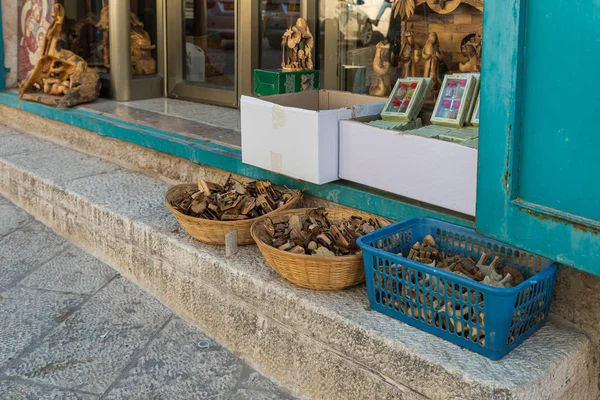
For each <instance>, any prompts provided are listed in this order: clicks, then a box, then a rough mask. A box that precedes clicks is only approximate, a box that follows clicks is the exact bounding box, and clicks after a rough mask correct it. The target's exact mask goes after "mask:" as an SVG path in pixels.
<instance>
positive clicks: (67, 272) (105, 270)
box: [20, 247, 116, 295]
mask: <svg viewBox="0 0 600 400" xmlns="http://www.w3.org/2000/svg"><path fill="white" fill-rule="evenodd" d="M115 275H116V272H115V270H113V269H112V268H110V267H109V266H108V265H106V264H104V263H103V262H101V261H100V260H98V259H96V258H94V257H92V256H91V255H89V254H88V253H86V252H84V251H83V250H80V249H78V248H75V247H71V248H69V249H68V250H66V251H65V252H64V253H62V254H60V255H59V256H57V257H55V258H53V259H52V260H50V261H49V262H47V263H46V264H44V265H43V266H42V267H41V268H38V269H37V270H36V271H35V272H32V273H31V274H29V275H28V276H27V277H26V278H25V279H23V280H22V281H21V282H20V284H21V285H23V286H27V287H30V288H37V289H46V290H55V291H60V292H68V293H78V294H83V295H92V294H93V293H95V292H96V291H98V290H99V289H100V288H102V286H104V285H105V284H106V283H107V282H108V281H110V280H111V279H112V278H113V277H114V276H115Z"/></svg>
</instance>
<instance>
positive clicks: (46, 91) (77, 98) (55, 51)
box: [19, 3, 101, 107]
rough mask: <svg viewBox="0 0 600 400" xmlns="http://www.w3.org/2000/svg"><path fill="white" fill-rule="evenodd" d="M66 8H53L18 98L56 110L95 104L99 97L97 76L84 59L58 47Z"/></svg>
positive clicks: (58, 5) (57, 6)
mask: <svg viewBox="0 0 600 400" xmlns="http://www.w3.org/2000/svg"><path fill="white" fill-rule="evenodd" d="M64 19H65V9H64V8H63V6H62V5H60V4H58V3H57V4H55V5H54V11H53V13H52V24H51V25H50V27H49V28H48V32H47V33H46V36H44V40H43V42H42V45H41V47H40V55H39V58H38V61H37V63H36V65H35V67H34V69H33V70H32V71H31V73H30V74H29V77H28V78H27V80H26V81H25V82H24V83H23V84H22V85H21V87H20V89H19V97H20V98H22V99H26V100H32V101H37V102H39V103H44V104H48V105H53V106H59V107H70V106H74V105H76V104H81V103H86V102H90V101H94V100H95V99H97V98H98V96H99V94H100V85H101V83H100V77H99V76H98V73H97V72H96V71H94V70H93V69H91V68H89V67H88V64H87V63H86V62H85V61H84V60H83V58H81V57H79V56H78V55H76V54H74V53H73V52H71V51H68V50H62V49H61V47H60V42H61V34H62V29H63V24H64Z"/></svg>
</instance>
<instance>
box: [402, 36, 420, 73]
mask: <svg viewBox="0 0 600 400" xmlns="http://www.w3.org/2000/svg"><path fill="white" fill-rule="evenodd" d="M404 36H405V38H406V42H405V44H404V47H403V48H402V51H401V52H400V73H401V76H402V78H408V77H411V76H417V64H418V63H419V61H421V49H420V48H419V45H418V44H416V43H415V37H414V34H413V32H411V31H407V32H406V33H405V34H404Z"/></svg>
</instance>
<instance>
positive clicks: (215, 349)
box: [105, 319, 291, 400]
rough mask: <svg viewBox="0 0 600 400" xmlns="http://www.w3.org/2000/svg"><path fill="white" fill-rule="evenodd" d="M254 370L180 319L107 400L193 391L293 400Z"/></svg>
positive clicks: (202, 395) (205, 395)
mask: <svg viewBox="0 0 600 400" xmlns="http://www.w3.org/2000/svg"><path fill="white" fill-rule="evenodd" d="M249 371H250V369H249V368H248V367H247V366H246V365H245V363H243V362H242V361H241V360H239V359H238V358H237V357H235V356H234V355H233V354H231V353H229V352H227V351H223V348H222V347H221V346H219V345H218V344H217V343H215V342H213V341H212V340H211V339H210V338H209V337H207V336H205V335H204V334H201V333H199V332H198V330H197V329H195V328H193V327H191V326H190V325H189V324H187V323H186V322H184V321H182V320H180V319H174V320H172V321H171V322H170V323H169V324H168V325H167V326H166V327H165V329H163V330H162V332H161V333H160V335H159V336H158V337H157V338H156V339H155V340H154V341H153V342H152V344H151V345H150V346H149V348H148V350H147V351H146V352H145V354H144V355H143V356H141V357H140V358H139V359H138V361H137V363H136V364H135V366H133V367H132V368H131V369H130V370H129V371H127V373H126V374H125V375H124V376H123V377H122V378H121V379H120V380H119V381H118V383H117V385H116V386H115V387H114V388H113V389H112V390H111V391H110V393H109V395H108V396H106V397H105V399H111V400H125V399H170V400H185V399H189V395H190V393H194V395H195V398H198V399H242V398H253V399H256V400H258V399H261V398H262V399H290V398H291V397H288V396H286V395H285V394H284V393H282V392H281V391H280V390H279V389H278V388H277V386H276V385H274V384H273V383H271V382H270V381H268V380H267V379H265V378H264V377H262V376H260V375H258V374H256V373H252V378H251V377H250V374H249ZM244 376H246V379H244ZM247 395H252V396H253V397H247Z"/></svg>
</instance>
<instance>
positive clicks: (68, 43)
mask: <svg viewBox="0 0 600 400" xmlns="http://www.w3.org/2000/svg"><path fill="white" fill-rule="evenodd" d="M106 2H107V0H100V1H75V0H71V1H69V0H65V1H64V2H63V3H64V7H65V24H64V28H63V33H64V35H63V37H64V38H65V39H64V41H63V46H64V47H65V48H66V49H68V50H71V51H72V52H73V53H75V54H77V55H78V56H80V57H81V58H83V59H84V60H85V61H86V62H87V63H88V65H89V66H91V67H92V68H95V69H97V70H98V71H99V72H106V71H107V68H106V67H105V65H104V64H105V63H104V44H103V34H102V33H103V29H102V27H101V26H100V25H99V22H100V15H101V11H102V8H103V7H104V5H105V3H106Z"/></svg>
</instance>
